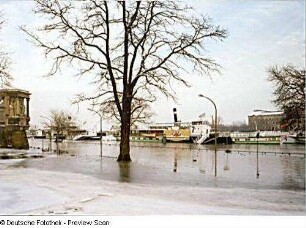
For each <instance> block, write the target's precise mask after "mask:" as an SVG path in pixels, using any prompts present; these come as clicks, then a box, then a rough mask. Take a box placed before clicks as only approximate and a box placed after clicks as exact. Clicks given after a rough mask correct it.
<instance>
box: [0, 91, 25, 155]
mask: <svg viewBox="0 0 306 228" xmlns="http://www.w3.org/2000/svg"><path fill="white" fill-rule="evenodd" d="M30 95H31V94H30V93H29V92H28V91H26V90H20V89H1V90H0V147H4V148H16V149H28V148H29V145H28V140H27V137H26V132H25V131H26V130H28V129H29V122H30V112H29V103H30Z"/></svg>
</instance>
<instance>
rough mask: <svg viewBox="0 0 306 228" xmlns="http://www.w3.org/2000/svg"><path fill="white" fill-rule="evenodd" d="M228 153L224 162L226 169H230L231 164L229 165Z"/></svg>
mask: <svg viewBox="0 0 306 228" xmlns="http://www.w3.org/2000/svg"><path fill="white" fill-rule="evenodd" d="M228 154H229V153H225V163H224V168H223V170H224V171H228V170H230V166H229V163H228Z"/></svg>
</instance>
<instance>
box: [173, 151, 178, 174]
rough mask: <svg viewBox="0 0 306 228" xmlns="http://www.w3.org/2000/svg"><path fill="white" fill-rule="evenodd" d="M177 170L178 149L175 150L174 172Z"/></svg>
mask: <svg viewBox="0 0 306 228" xmlns="http://www.w3.org/2000/svg"><path fill="white" fill-rule="evenodd" d="M176 171H177V151H175V152H174V164H173V172H176Z"/></svg>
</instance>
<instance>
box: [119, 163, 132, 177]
mask: <svg viewBox="0 0 306 228" xmlns="http://www.w3.org/2000/svg"><path fill="white" fill-rule="evenodd" d="M118 167H119V181H120V182H130V181H131V163H130V162H118Z"/></svg>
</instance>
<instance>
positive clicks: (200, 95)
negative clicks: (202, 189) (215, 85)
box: [199, 94, 217, 177]
mask: <svg viewBox="0 0 306 228" xmlns="http://www.w3.org/2000/svg"><path fill="white" fill-rule="evenodd" d="M199 97H203V98H206V99H207V100H209V101H210V102H211V103H212V104H213V105H214V107H215V177H216V176H217V106H216V104H215V102H214V101H213V100H212V99H210V98H209V97H206V96H204V95H202V94H199Z"/></svg>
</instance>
